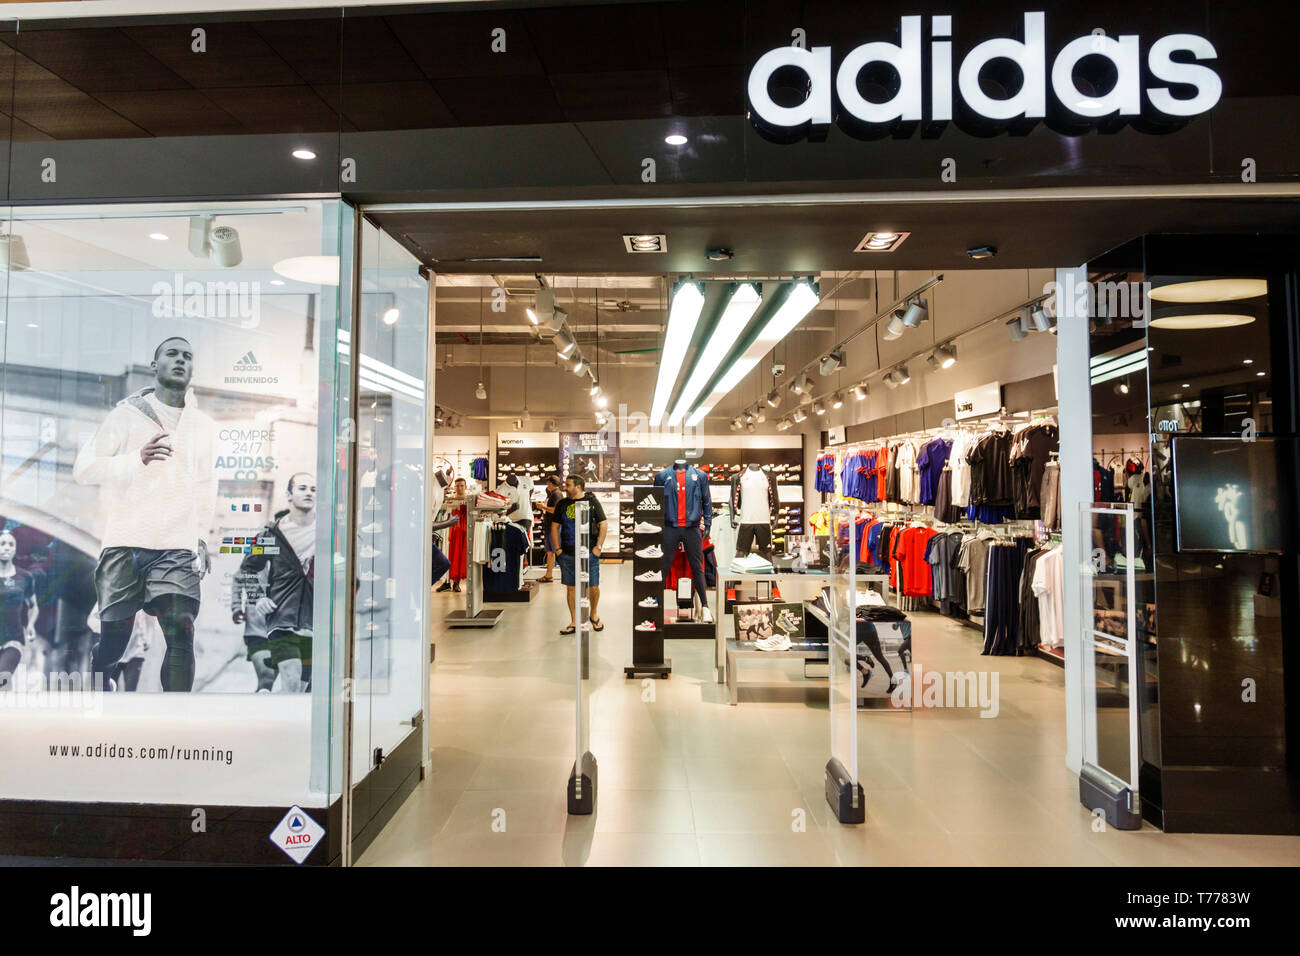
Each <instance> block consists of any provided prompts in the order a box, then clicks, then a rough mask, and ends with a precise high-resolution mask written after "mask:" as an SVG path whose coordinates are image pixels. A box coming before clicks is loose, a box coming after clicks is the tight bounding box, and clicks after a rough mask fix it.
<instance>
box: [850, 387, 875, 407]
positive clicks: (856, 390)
mask: <svg viewBox="0 0 1300 956" xmlns="http://www.w3.org/2000/svg"><path fill="white" fill-rule="evenodd" d="M849 391H851V392H852V393H853V397H854V398H855V399H856V400H857V401H859V402H860V401H862V400H863V399H864V398H866V397H867V396H868V395H870V394H871V390H870V389H869V388H867V384H866V383H865V382H863V383H862V384H860V385H854V386H853V388H851V389H849Z"/></svg>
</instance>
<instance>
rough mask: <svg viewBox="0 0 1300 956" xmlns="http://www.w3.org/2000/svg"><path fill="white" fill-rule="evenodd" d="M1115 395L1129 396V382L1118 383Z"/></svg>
mask: <svg viewBox="0 0 1300 956" xmlns="http://www.w3.org/2000/svg"><path fill="white" fill-rule="evenodd" d="M1115 394H1116V395H1127V394H1128V382H1117V383H1116V385H1115Z"/></svg>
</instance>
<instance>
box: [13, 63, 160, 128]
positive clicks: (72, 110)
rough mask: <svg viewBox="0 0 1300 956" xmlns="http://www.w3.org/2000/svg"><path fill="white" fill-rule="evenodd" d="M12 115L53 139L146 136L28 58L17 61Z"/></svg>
mask: <svg viewBox="0 0 1300 956" xmlns="http://www.w3.org/2000/svg"><path fill="white" fill-rule="evenodd" d="M15 68H16V72H17V76H16V79H15V83H14V105H13V114H14V116H15V117H16V118H17V119H20V120H22V121H23V122H25V123H27V124H29V125H30V126H32V127H34V128H35V129H37V130H40V131H41V132H42V133H44V134H45V135H47V136H49V137H51V138H53V139H109V138H116V137H123V136H145V135H146V133H145V131H144V130H143V129H141V128H140V127H138V126H136V125H135V124H134V123H132V122H130V121H129V120H127V119H125V118H124V117H122V116H119V115H118V114H117V113H115V112H113V111H112V110H111V109H109V108H108V107H107V106H105V105H104V104H103V103H101V102H99V101H98V100H96V99H95V98H94V97H92V96H89V95H88V94H86V93H83V92H82V91H80V90H78V89H76V88H75V87H73V86H72V85H70V84H68V83H66V82H65V81H63V80H62V79H60V78H59V77H57V76H55V75H54V74H53V73H51V72H50V71H49V70H46V69H43V68H42V67H40V66H38V65H37V64H35V63H33V62H31V61H30V60H28V59H27V58H26V57H21V56H20V57H18V59H17V60H16V61H15Z"/></svg>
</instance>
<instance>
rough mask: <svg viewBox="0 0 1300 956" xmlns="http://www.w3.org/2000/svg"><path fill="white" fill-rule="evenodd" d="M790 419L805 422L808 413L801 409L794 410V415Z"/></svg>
mask: <svg viewBox="0 0 1300 956" xmlns="http://www.w3.org/2000/svg"><path fill="white" fill-rule="evenodd" d="M791 417H793V418H794V420H795V421H796V422H806V421H807V420H808V413H807V412H805V411H804V410H803V409H802V408H796V409H795V410H794V415H793V416H791Z"/></svg>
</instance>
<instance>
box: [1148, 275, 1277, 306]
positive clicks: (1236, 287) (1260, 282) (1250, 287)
mask: <svg viewBox="0 0 1300 956" xmlns="http://www.w3.org/2000/svg"><path fill="white" fill-rule="evenodd" d="M1267 292H1268V281H1267V280H1265V279H1198V280H1195V281H1193V282H1171V283H1169V284H1168V285H1162V286H1157V287H1156V288H1154V289H1152V290H1151V293H1150V295H1151V298H1153V299H1155V300H1156V301H1157V302H1231V301H1233V300H1235V299H1254V298H1257V297H1259V296H1261V295H1265V294H1266V293H1267Z"/></svg>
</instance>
